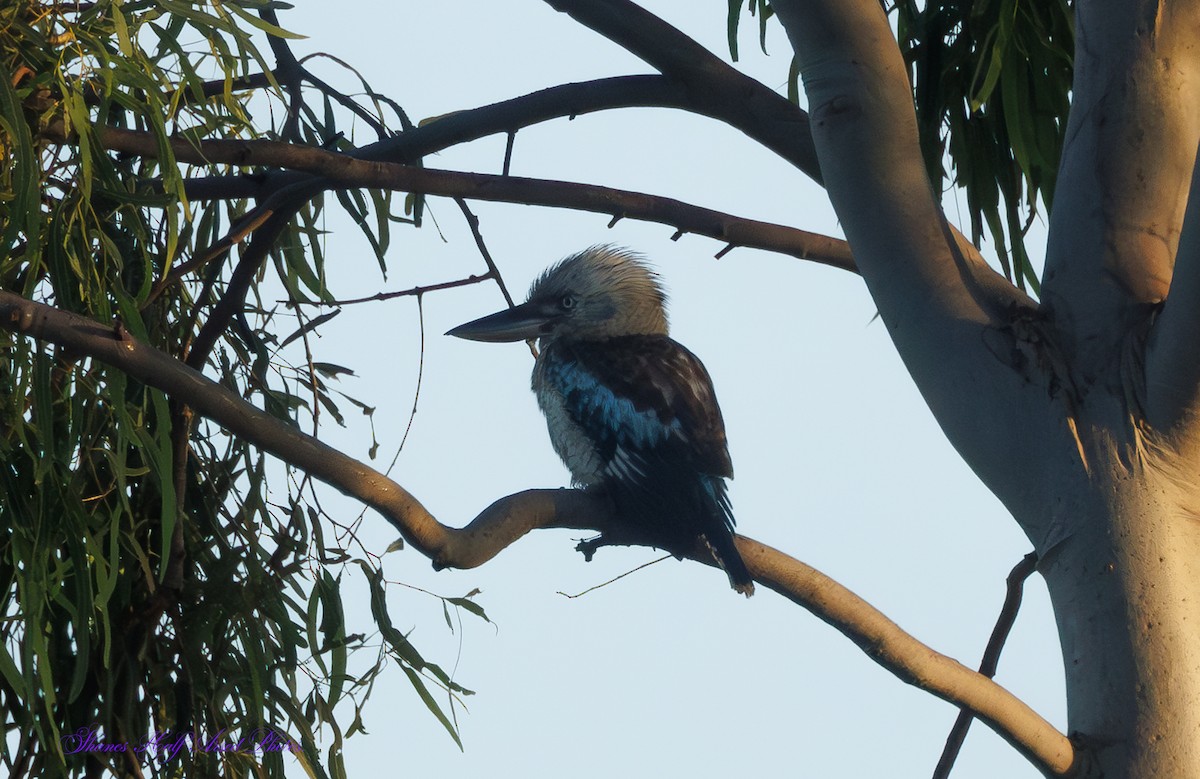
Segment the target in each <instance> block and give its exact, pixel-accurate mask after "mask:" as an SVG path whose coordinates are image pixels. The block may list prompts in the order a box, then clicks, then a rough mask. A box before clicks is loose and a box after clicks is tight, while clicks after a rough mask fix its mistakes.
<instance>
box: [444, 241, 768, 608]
mask: <svg viewBox="0 0 1200 779" xmlns="http://www.w3.org/2000/svg"><path fill="white" fill-rule="evenodd" d="M665 303H666V295H665V293H664V292H663V288H662V285H661V284H660V283H659V280H658V277H657V276H656V275H655V274H654V273H653V272H652V271H651V270H650V269H649V268H648V267H647V266H646V264H645V262H643V260H642V259H641V258H640V257H639V256H637V255H635V254H633V253H632V252H629V251H627V250H625V249H620V248H615V247H612V246H594V247H592V248H590V249H586V250H584V251H582V252H580V253H578V254H574V255H571V256H570V257H567V258H566V259H564V260H562V261H561V262H559V263H557V264H555V265H553V266H551V267H550V268H549V269H547V270H546V271H545V272H544V273H542V275H541V276H540V277H539V278H538V279H537V280H536V281H535V282H534V283H533V286H532V287H531V288H530V290H529V297H528V299H527V300H526V302H525V303H523V304H522V305H519V306H516V307H514V308H510V309H508V310H506V311H501V312H499V313H496V314H492V315H491V316H486V317H483V318H482V319H476V320H475V321H473V322H468V323H467V324H464V325H460V326H459V327H456V328H454V329H453V330H451V331H450V332H449V333H447V335H454V336H458V337H459V338H468V339H471V340H475V341H489V342H504V341H523V340H530V339H535V338H536V339H537V340H538V346H539V350H540V351H539V353H538V357H537V360H536V362H535V363H534V367H533V391H534V393H535V394H536V395H537V402H538V405H539V406H540V407H541V409H542V413H544V414H545V415H546V424H547V426H548V427H549V430H550V441H551V443H552V444H553V445H554V450H555V451H556V452H558V455H559V456H560V457H561V458H562V460H563V462H564V463H565V464H566V466H567V468H568V469H570V471H571V476H572V479H573V481H574V482H575V484H577V485H578V486H580V487H584V488H587V489H590V490H602V491H603V492H604V493H606V494H607V495H608V496H609V497H610V499H611V500H612V502H613V504H614V507H615V508H616V510H617V512H618V514H619V515H620V516H621V517H622V518H623V519H624V520H625V521H628V522H632V523H636V524H637V526H638V527H639V528H641V529H642V530H644V531H645V533H646V536H647V539H648V540H650V541H651V542H652V543H656V544H658V545H661V546H663V547H664V548H666V549H667V550H669V551H677V550H685V551H686V550H688V549H690V548H693V547H694V546H695V544H696V542H697V541H698V540H699V541H703V542H704V543H706V544H707V546H708V548H709V549H711V551H712V554H713V556H714V557H715V558H716V560H717V562H718V563H720V565H721V567H722V568H723V569H724V570H725V573H726V574H728V576H729V582H730V584H731V585H732V586H733V588H734V589H735V590H737V591H738V592H740V593H743V594H745V595H747V596H749V595H751V594H753V592H754V584H753V582H752V580H751V577H750V572H749V571H748V570H747V569H746V564H745V563H744V562H743V561H742V557H741V555H740V554H739V553H738V550H737V547H736V546H735V545H734V539H733V526H734V519H733V512H732V510H731V508H730V505H729V496H728V494H727V492H726V486H725V480H726V479H728V478H732V477H733V464H732V463H731V461H730V459H729V449H728V447H727V445H726V441H725V425H724V422H723V421H722V419H721V409H720V407H719V406H718V405H717V397H716V394H715V393H714V392H713V386H712V380H711V379H710V378H709V375H708V371H707V370H705V368H704V365H703V364H702V363H701V362H700V360H699V359H698V358H697V357H696V356H695V355H694V354H692V353H691V352H689V351H688V350H687V349H685V348H684V347H683V346H681V345H680V344H678V343H676V342H675V341H674V340H673V339H671V337H670V336H669V335H667V317H666V310H665Z"/></svg>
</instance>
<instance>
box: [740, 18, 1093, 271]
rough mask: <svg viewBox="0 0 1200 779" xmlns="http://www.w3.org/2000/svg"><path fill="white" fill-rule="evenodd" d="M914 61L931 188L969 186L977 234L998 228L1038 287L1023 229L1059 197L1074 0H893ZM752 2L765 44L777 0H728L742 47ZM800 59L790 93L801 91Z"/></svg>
mask: <svg viewBox="0 0 1200 779" xmlns="http://www.w3.org/2000/svg"><path fill="white" fill-rule="evenodd" d="M884 7H885V9H886V10H887V11H888V12H889V13H890V14H892V15H893V18H894V19H895V24H896V29H897V35H898V39H899V43H900V50H901V52H902V53H903V55H904V58H905V60H906V61H907V63H908V65H909V79H910V81H911V83H912V85H913V100H914V102H915V105H916V110H917V122H918V124H919V127H920V132H921V149H922V153H923V154H924V156H925V164H926V167H927V168H928V170H929V178H930V181H931V182H932V184H933V186H934V187H935V188H936V189H937V190H938V191H942V190H944V189H945V188H946V187H947V186H949V185H956V186H959V187H961V188H962V191H963V194H964V196H965V198H966V201H967V213H966V215H965V216H966V217H967V219H968V220H969V223H970V232H971V238H972V240H973V241H975V243H976V244H978V243H979V242H980V241H981V239H982V238H983V236H984V230H985V228H986V230H987V235H988V236H989V237H990V238H991V241H992V243H993V245H994V246H995V248H996V254H997V257H998V261H999V263H1000V265H1001V267H1002V269H1003V271H1004V273H1005V275H1006V276H1008V278H1009V279H1011V280H1013V281H1014V282H1015V283H1017V284H1018V285H1020V286H1021V287H1022V288H1026V287H1028V288H1030V289H1031V290H1032V291H1033V292H1034V293H1036V292H1037V288H1038V278H1037V275H1036V273H1035V270H1034V268H1033V266H1032V265H1031V262H1030V258H1029V254H1028V252H1027V251H1026V248H1025V240H1024V238H1025V234H1026V232H1028V230H1029V227H1030V225H1031V224H1032V221H1033V220H1034V219H1035V218H1037V216H1038V214H1039V212H1040V210H1041V209H1042V208H1043V207H1044V209H1045V211H1046V212H1047V213H1048V212H1049V209H1050V208H1051V207H1052V205H1053V202H1054V182H1055V176H1056V174H1057V171H1058V161H1059V157H1060V155H1061V151H1062V145H1063V140H1064V135H1065V132H1066V124H1067V111H1068V109H1069V107H1070V102H1069V97H1070V89H1071V78H1072V75H1073V62H1074V29H1073V11H1072V6H1071V3H1070V2H1068V0H1051V2H1027V1H1023V0H941V1H940V2H927V3H920V2H917V0H895V2H887V1H886V0H885V2H884ZM744 12H749V13H750V14H752V15H754V16H756V17H757V19H758V33H759V40H760V44H761V45H762V46H763V47H764V50H765V46H766V29H767V20H768V19H770V18H771V17H772V16H773V13H774V12H773V11H772V10H771V6H770V3H769V2H768V0H729V14H728V27H729V45H730V51H731V52H732V54H733V56H734V58H735V59H736V57H737V30H738V26H739V20H740V18H741V15H742V14H743V13H744ZM798 78H799V71H798V70H797V69H796V68H795V67H794V65H793V67H792V68H791V72H790V78H789V85H790V86H789V96H790V97H791V98H792V99H793V100H796V99H798V98H797V96H798V95H799V88H798V84H797V79H798Z"/></svg>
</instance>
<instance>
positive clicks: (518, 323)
mask: <svg viewBox="0 0 1200 779" xmlns="http://www.w3.org/2000/svg"><path fill="white" fill-rule="evenodd" d="M559 316H561V312H559V311H558V309H557V307H555V306H547V305H546V304H545V303H536V302H533V301H530V302H528V303H522V304H521V305H519V306H514V307H513V308H509V309H505V310H504V311H498V312H497V313H495V314H489V315H488V316H485V317H482V318H481V319H476V320H474V321H473V322H467V323H466V324H465V325H459V326H458V327H456V328H454V329H453V330H450V331H449V332H447V333H446V335H452V336H455V337H456V338H466V339H468V340H470V341H486V342H488V343H507V342H510V341H528V340H530V339H533V338H537V337H539V336H542V335H545V334H546V332H548V331H549V329H550V327H551V326H552V325H553V324H554V321H555V320H556V319H557V318H558V317H559Z"/></svg>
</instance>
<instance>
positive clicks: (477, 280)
mask: <svg viewBox="0 0 1200 779" xmlns="http://www.w3.org/2000/svg"><path fill="white" fill-rule="evenodd" d="M491 278H492V277H491V276H490V275H489V274H486V273H485V274H483V275H482V276H467V277H466V278H465V279H455V280H454V281H443V282H439V283H437V284H426V285H425V286H423V287H413V288H412V289H403V290H399V291H397V292H376V293H375V294H374V295H368V296H366V297H364V298H347V299H345V300H280V301H279V302H280V303H289V304H291V305H296V306H352V305H355V304H357V303H375V302H378V301H381V300H394V299H395V298H411V297H420V296H421V295H424V294H425V293H426V292H437V291H439V290H443V289H454V288H455V287H466V286H470V285H471V284H481V283H483V282H485V281H491Z"/></svg>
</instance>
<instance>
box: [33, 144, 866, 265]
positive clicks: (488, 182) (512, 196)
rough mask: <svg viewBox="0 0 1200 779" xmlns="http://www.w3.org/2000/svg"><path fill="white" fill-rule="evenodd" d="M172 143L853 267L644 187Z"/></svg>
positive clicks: (837, 249) (241, 159)
mask: <svg viewBox="0 0 1200 779" xmlns="http://www.w3.org/2000/svg"><path fill="white" fill-rule="evenodd" d="M95 132H96V137H97V140H98V141H99V142H100V144H101V145H102V146H104V148H107V149H110V150H113V151H119V152H124V153H127V154H137V155H140V156H146V157H156V156H157V155H158V144H157V141H156V139H155V137H154V136H153V135H152V134H150V133H144V132H138V131H134V130H123V129H118V128H113V127H97V128H95ZM56 139H57V140H59V141H60V142H65V141H66V140H67V139H66V138H65V137H63V135H62V134H61V129H60V131H59V134H58V135H57V137H56ZM171 148H172V152H173V153H174V154H175V157H176V159H177V160H179V161H181V162H186V163H190V164H193V165H211V164H226V165H237V166H246V167H253V166H269V167H281V168H290V169H292V170H299V171H304V172H306V173H311V174H315V175H317V176H320V177H322V178H323V179H326V183H325V184H324V185H323V188H340V187H368V188H379V189H393V190H400V191H404V192H421V193H423V194H431V195H445V196H448V197H462V198H470V199H474V200H491V201H500V202H510V203H525V204H530V205H543V206H550V207H554V208H572V209H576V210H580V211H592V212H595V213H603V214H609V215H612V216H621V217H627V218H631V219H639V220H642V221H648V222H659V223H661V224H667V225H671V226H673V227H675V228H677V229H679V230H683V231H685V232H689V233H696V234H698V235H705V236H708V237H710V238H715V239H717V240H721V241H726V242H728V243H731V244H735V245H737V246H746V247H749V248H754V249H766V250H768V251H775V252H779V253H781V254H788V255H791V256H793V257H798V258H800V259H806V260H812V261H813V262H819V263H822V264H825V265H831V266H833V267H836V268H842V269H843V270H853V269H854V262H853V259H852V258H851V256H850V251H849V247H848V246H847V244H846V243H845V241H841V240H839V239H836V238H830V237H828V236H823V235H818V234H816V233H809V232H805V231H803V230H797V229H795V228H791V227H784V226H782V225H776V224H771V223H768V222H759V221H757V220H753V219H743V218H740V217H735V216H731V215H729V214H724V213H721V212H719V211H713V210H711V209H707V208H699V207H697V206H692V205H689V204H687V203H683V202H681V201H678V200H673V199H670V198H663V197H657V196H654V195H648V194H644V193H639V192H629V191H627V190H619V189H611V188H608V187H596V186H589V185H585V184H575V183H571V182H564V181H546V180H541V179H529V178H522V177H519V176H493V175H486V174H481V173H458V172H453V171H444V170H435V169H432V168H419V167H413V166H408V165H399V164H395V163H387V162H372V161H366V160H359V159H354V158H351V157H348V156H346V155H343V154H337V153H335V152H330V151H325V150H323V149H316V148H313V147H310V146H298V145H292V144H287V143H282V142H280V141H228V140H211V141H188V140H186V139H184V138H178V137H176V138H172V139H171ZM281 194H282V193H281ZM267 207H274V206H273V204H271V203H268V204H266V205H265V206H264V208H267Z"/></svg>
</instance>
